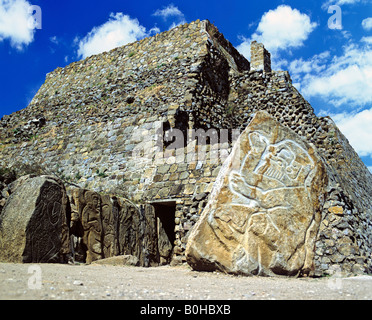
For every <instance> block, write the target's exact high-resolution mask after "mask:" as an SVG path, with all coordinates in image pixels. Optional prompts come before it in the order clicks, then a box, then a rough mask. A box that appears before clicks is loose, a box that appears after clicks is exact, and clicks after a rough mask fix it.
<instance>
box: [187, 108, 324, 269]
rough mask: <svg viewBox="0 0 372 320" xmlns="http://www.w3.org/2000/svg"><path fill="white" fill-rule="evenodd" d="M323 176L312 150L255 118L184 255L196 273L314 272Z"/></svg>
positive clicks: (283, 130) (269, 121)
mask: <svg viewBox="0 0 372 320" xmlns="http://www.w3.org/2000/svg"><path fill="white" fill-rule="evenodd" d="M324 181H325V175H324V169H323V167H322V163H321V161H320V159H318V158H317V156H316V154H315V152H314V150H313V149H312V148H311V147H310V146H308V145H306V144H305V143H304V142H303V141H302V140H301V139H300V138H299V137H298V136H297V135H296V134H295V133H294V132H292V131H291V130H289V129H287V128H284V127H282V126H281V125H279V124H278V123H277V122H276V121H275V120H274V119H272V118H271V117H270V116H269V115H268V114H267V113H265V112H259V113H257V114H256V116H255V117H254V119H253V120H252V122H251V123H250V124H249V126H248V127H247V129H246V130H245V131H244V132H243V133H242V135H241V136H240V138H239V140H238V141H237V143H236V145H235V146H234V149H233V151H232V154H231V155H230V157H229V159H228V160H227V162H226V163H225V164H224V166H223V167H222V169H221V172H220V176H219V177H218V178H217V181H216V188H215V189H214V191H212V195H211V198H210V200H209V203H208V205H207V207H206V209H205V210H204V212H203V215H202V217H201V218H200V222H199V223H198V224H197V225H196V227H195V230H194V231H193V232H192V234H191V236H190V240H189V244H188V249H187V252H186V255H187V259H188V261H189V263H190V264H191V265H192V266H193V267H194V268H195V269H214V268H215V269H222V270H224V271H228V272H232V273H243V274H266V275H272V274H295V273H298V272H303V273H309V272H310V271H311V270H313V256H314V241H315V236H316V233H317V228H318V227H319V221H320V211H321V208H320V205H321V203H320V202H319V198H320V199H321V195H319V194H317V193H316V192H315V191H316V190H318V188H319V183H324Z"/></svg>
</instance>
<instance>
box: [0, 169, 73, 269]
mask: <svg viewBox="0 0 372 320" xmlns="http://www.w3.org/2000/svg"><path fill="white" fill-rule="evenodd" d="M19 181H21V182H19ZM14 183H15V184H16V187H15V190H14V192H13V193H12V194H11V196H10V197H9V198H8V200H7V202H6V204H5V206H4V209H3V211H2V213H1V216H0V261H5V262H26V263H27V262H32V263H38V262H65V261H67V258H68V254H69V253H70V247H69V228H68V225H69V223H70V221H69V220H70V212H69V210H68V198H67V196H66V190H65V188H64V186H63V184H62V182H61V181H59V180H57V179H55V178H53V177H50V176H40V177H27V178H23V177H22V178H21V179H19V180H17V181H15V182H14Z"/></svg>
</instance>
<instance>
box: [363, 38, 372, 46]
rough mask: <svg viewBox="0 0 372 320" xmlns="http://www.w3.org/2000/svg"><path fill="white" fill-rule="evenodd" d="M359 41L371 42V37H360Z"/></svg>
mask: <svg viewBox="0 0 372 320" xmlns="http://www.w3.org/2000/svg"><path fill="white" fill-rule="evenodd" d="M360 41H362V42H365V43H368V44H372V37H363V38H362V39H360Z"/></svg>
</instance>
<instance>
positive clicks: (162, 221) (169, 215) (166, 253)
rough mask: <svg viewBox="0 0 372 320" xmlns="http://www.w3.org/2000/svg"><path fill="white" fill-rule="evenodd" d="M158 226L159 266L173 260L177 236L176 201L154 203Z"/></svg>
mask: <svg viewBox="0 0 372 320" xmlns="http://www.w3.org/2000/svg"><path fill="white" fill-rule="evenodd" d="M152 205H153V206H154V208H155V219H156V225H157V236H158V250H159V264H161V265H164V264H169V263H170V260H171V258H172V253H173V247H174V241H175V239H176V236H175V231H174V229H175V220H174V219H175V213H176V202H175V201H161V202H160V201H159V202H153V203H152Z"/></svg>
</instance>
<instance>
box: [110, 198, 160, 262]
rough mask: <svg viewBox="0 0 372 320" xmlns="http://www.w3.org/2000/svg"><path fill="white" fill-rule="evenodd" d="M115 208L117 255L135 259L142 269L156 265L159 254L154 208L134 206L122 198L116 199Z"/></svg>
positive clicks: (150, 206)
mask: <svg viewBox="0 0 372 320" xmlns="http://www.w3.org/2000/svg"><path fill="white" fill-rule="evenodd" d="M116 207H117V208H118V224H117V226H118V227H117V244H118V254H120V255H132V256H135V257H137V258H138V260H139V265H140V266H142V267H149V266H153V265H157V264H158V260H159V257H158V256H159V252H158V243H157V230H156V220H155V209H154V207H153V206H152V205H141V206H136V205H134V204H133V203H131V202H130V201H128V200H126V199H122V198H117V199H116Z"/></svg>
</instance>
